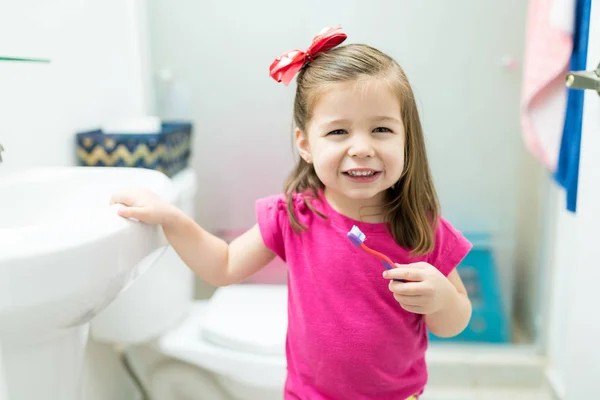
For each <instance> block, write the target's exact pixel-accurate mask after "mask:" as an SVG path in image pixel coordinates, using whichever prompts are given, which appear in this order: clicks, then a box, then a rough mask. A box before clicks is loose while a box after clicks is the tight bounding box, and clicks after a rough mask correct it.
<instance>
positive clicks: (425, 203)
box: [112, 28, 471, 400]
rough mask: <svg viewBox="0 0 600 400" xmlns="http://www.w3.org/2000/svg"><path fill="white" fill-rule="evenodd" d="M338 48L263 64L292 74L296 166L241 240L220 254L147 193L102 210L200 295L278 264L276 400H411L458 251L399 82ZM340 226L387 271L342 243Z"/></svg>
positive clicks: (328, 43) (462, 316)
mask: <svg viewBox="0 0 600 400" xmlns="http://www.w3.org/2000/svg"><path fill="white" fill-rule="evenodd" d="M345 38H346V35H345V34H344V33H342V32H341V31H340V29H339V28H333V29H329V30H326V31H324V32H322V33H321V34H319V35H318V36H317V37H315V39H314V41H313V44H312V45H311V47H310V48H309V49H308V50H307V51H306V52H302V51H294V52H290V53H287V54H286V55H284V56H282V57H279V58H277V59H276V60H275V62H273V64H272V65H271V76H272V77H273V78H274V79H276V80H277V81H280V82H283V83H284V84H286V85H287V84H288V83H289V82H290V81H291V79H292V78H293V76H295V74H297V80H296V82H297V89H296V97H295V101H294V122H295V126H296V129H295V138H296V143H297V147H298V150H299V153H300V159H299V161H298V164H297V165H296V168H295V169H294V171H293V172H292V174H291V176H290V178H289V180H288V181H287V183H286V185H285V191H284V193H283V194H280V195H275V196H270V197H267V198H263V199H260V200H258V201H257V203H256V218H257V224H256V225H255V226H254V227H253V228H251V229H250V230H249V231H248V232H246V233H245V234H243V235H241V236H240V237H238V238H237V239H235V240H234V241H233V242H231V243H230V244H229V245H228V244H227V243H226V242H224V241H223V240H221V239H219V238H217V237H215V236H213V235H211V234H210V233H208V232H206V231H205V230H203V229H202V228H201V227H200V226H198V225H197V224H196V223H195V222H194V221H192V220H191V219H190V218H188V217H187V216H186V215H184V214H183V213H182V212H181V211H179V210H178V209H176V208H174V207H173V206H171V205H169V204H166V203H164V202H163V201H161V200H160V199H158V198H156V197H155V196H154V195H153V194H152V193H148V192H143V191H131V192H124V193H120V194H116V195H115V196H114V197H113V199H112V201H113V202H116V203H121V204H124V205H125V206H126V207H123V208H121V210H120V211H119V212H120V215H122V216H123V217H128V218H135V219H138V220H140V221H142V222H146V223H151V224H160V225H162V227H163V229H164V232H165V234H166V236H167V238H168V240H169V242H170V244H171V245H172V246H173V248H174V249H175V250H176V252H177V253H178V254H179V256H180V257H181V258H182V259H183V261H184V262H185V263H186V264H187V265H188V266H189V267H190V268H191V269H192V270H193V271H194V272H195V273H196V274H197V275H199V276H200V277H201V278H202V279H204V280H206V281H208V282H209V283H211V284H213V285H216V286H225V285H231V284H235V283H238V282H241V281H242V280H244V279H246V278H248V277H249V276H250V275H252V274H253V273H255V272H257V271H259V270H260V269H261V268H262V267H264V266H265V265H266V264H267V263H269V261H271V260H272V259H273V257H275V256H279V257H281V258H282V259H283V260H285V261H286V262H287V265H288V268H289V279H288V291H289V309H288V318H289V320H288V332H287V341H286V343H287V344H286V356H287V370H288V375H287V380H286V385H285V399H286V400H290V399H302V400H326V399H327V400H333V399H335V400H338V399H339V400H348V399H352V400H375V399H377V400H388V399H389V400H392V399H393V400H401V399H415V398H417V396H419V395H420V394H421V393H422V392H423V390H424V387H425V384H426V382H427V368H426V365H425V351H426V349H427V331H428V330H429V331H431V332H432V333H434V334H435V335H437V336H443V337H449V336H454V335H457V334H459V333H460V332H461V331H462V330H463V329H464V328H465V327H466V325H467V324H468V321H469V318H470V315H471V304H470V301H469V299H468V297H467V293H466V290H465V288H464V286H463V284H462V282H461V279H460V277H459V275H458V273H457V271H456V269H455V267H456V266H457V264H458V263H459V262H460V261H461V260H462V259H463V257H464V256H465V255H466V254H467V253H468V252H469V250H470V249H471V244H470V243H469V242H468V241H467V240H466V239H465V238H464V237H463V236H462V235H461V234H460V233H459V232H458V231H457V230H456V229H454V228H453V227H452V226H451V225H450V224H449V223H448V222H447V221H446V220H445V219H443V218H442V217H440V216H439V206H438V202H437V198H436V193H435V190H434V187H433V183H432V179H431V176H430V172H429V167H428V164H427V157H426V152H425V145H424V139H423V132H422V128H421V123H420V121H419V115H418V112H417V107H416V104H415V99H414V96H413V93H412V89H411V87H410V84H409V82H408V80H407V78H406V76H405V75H404V72H403V71H402V69H401V68H400V66H399V65H398V64H397V63H396V62H395V61H394V60H393V59H391V58H390V57H388V56H387V55H385V54H383V53H382V52H380V51H378V50H376V49H374V48H372V47H369V46H366V45H358V44H354V45H346V46H343V47H336V46H337V45H339V44H340V43H341V42H343V41H344V40H345ZM354 225H356V226H357V227H358V228H360V230H361V231H362V232H363V233H365V234H366V237H367V242H366V243H368V245H369V247H371V248H373V249H375V250H377V251H380V252H382V253H384V254H386V255H387V256H388V257H390V258H391V259H392V260H394V262H397V263H398V264H396V266H397V268H394V269H392V270H384V268H383V266H382V264H381V263H380V262H379V261H378V260H377V259H375V258H373V257H372V256H371V255H369V254H366V253H364V252H363V251H362V250H360V249H358V248H357V247H355V246H354V245H353V244H352V243H351V242H350V241H349V240H348V237H347V233H348V231H349V230H350V229H351V228H352V227H353V226H354ZM400 280H406V281H407V282H405V283H404V282H402V281H400Z"/></svg>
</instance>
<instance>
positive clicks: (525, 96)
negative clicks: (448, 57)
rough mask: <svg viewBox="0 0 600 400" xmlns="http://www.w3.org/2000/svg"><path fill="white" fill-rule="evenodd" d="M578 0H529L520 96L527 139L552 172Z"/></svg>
mask: <svg viewBox="0 0 600 400" xmlns="http://www.w3.org/2000/svg"><path fill="white" fill-rule="evenodd" d="M574 9H575V0H530V1H529V10H528V16H527V33H526V38H525V40H526V43H525V60H524V71H523V87H522V98H521V125H522V129H523V135H524V140H525V144H526V146H527V148H528V149H529V151H531V152H532V153H533V155H534V156H536V157H537V158H538V159H539V160H540V161H541V162H542V163H543V164H544V165H545V166H546V167H547V168H548V169H550V170H551V171H552V172H554V171H555V170H556V164H557V159H558V154H559V151H560V142H561V138H562V131H563V124H564V119H565V113H566V103H567V90H566V87H565V76H566V73H567V71H568V69H569V62H570V58H571V51H572V48H573V38H572V31H573V13H574Z"/></svg>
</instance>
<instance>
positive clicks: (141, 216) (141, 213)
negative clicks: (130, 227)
mask: <svg viewBox="0 0 600 400" xmlns="http://www.w3.org/2000/svg"><path fill="white" fill-rule="evenodd" d="M117 214H118V215H119V216H121V217H123V218H133V219H137V220H138V221H145V220H146V218H147V216H148V215H147V214H148V212H147V210H145V209H143V208H141V207H122V208H120V209H118V210H117Z"/></svg>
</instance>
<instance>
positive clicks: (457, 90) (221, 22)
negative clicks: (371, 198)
mask: <svg viewBox="0 0 600 400" xmlns="http://www.w3.org/2000/svg"><path fill="white" fill-rule="evenodd" d="M148 6H149V10H148V15H149V20H150V22H149V26H150V33H151V39H150V44H151V46H152V54H153V57H152V65H153V69H154V71H155V77H156V80H155V82H156V93H157V95H158V97H157V105H158V110H160V113H161V115H163V116H165V117H187V118H191V119H193V120H194V122H195V126H196V135H197V136H196V142H195V147H194V153H195V158H194V166H195V167H196V170H197V171H198V173H199V187H200V188H201V189H200V194H199V200H198V206H197V215H198V220H199V222H201V223H202V224H203V225H204V226H205V227H206V228H208V229H210V230H213V231H219V230H222V229H243V228H247V227H249V226H250V225H251V224H253V223H254V212H253V207H254V200H255V199H256V198H258V197H260V196H264V195H268V194H271V193H275V192H279V191H280V190H281V189H282V183H283V180H284V178H285V176H286V175H287V173H288V171H289V170H290V168H291V166H292V162H293V156H292V151H291V148H292V141H291V118H292V115H291V112H292V111H291V110H292V108H291V107H292V99H293V94H294V88H295V87H294V83H292V84H291V85H290V87H284V86H283V85H281V84H277V83H276V82H275V81H273V80H272V79H271V78H270V77H269V76H268V66H269V65H270V63H271V62H272V61H273V59H274V58H275V57H276V56H278V55H279V54H281V53H283V52H285V51H288V50H291V49H294V48H300V49H303V48H306V47H307V46H308V45H309V44H310V41H311V40H312V37H313V36H314V35H315V34H316V33H317V32H318V31H319V30H320V29H321V28H322V27H324V26H331V25H335V24H341V25H342V26H343V28H344V29H345V31H346V32H348V34H349V38H348V40H347V43H353V42H366V43H369V44H372V45H374V46H376V47H379V48H381V49H382V50H384V51H386V52H389V54H391V55H392V56H393V57H395V58H396V59H397V60H398V61H399V62H400V64H401V65H402V66H403V67H404V68H405V70H406V72H407V74H408V77H409V79H410V80H411V82H412V84H413V87H414V90H415V92H416V95H417V99H418V104H419V106H420V110H421V116H422V119H423V125H424V128H425V133H426V137H427V144H428V150H429V156H430V160H431V165H432V169H433V173H434V179H435V182H436V184H437V188H438V191H439V195H440V198H441V202H442V206H443V211H444V215H445V216H446V218H448V219H449V220H450V221H451V222H453V223H455V224H456V225H457V226H458V227H459V228H460V229H462V230H464V231H479V230H481V231H487V232H490V233H492V234H493V235H494V237H495V242H494V245H495V249H496V250H497V256H498V259H499V263H500V272H501V275H502V276H501V278H502V279H501V281H502V285H503V289H504V293H505V299H506V306H507V307H508V309H509V310H512V309H513V308H515V307H516V308H519V309H520V310H524V311H523V312H519V314H518V315H520V316H522V317H523V320H524V321H523V323H522V325H524V329H525V330H526V331H528V332H527V333H528V334H529V336H531V334H532V332H533V330H534V328H535V326H534V325H535V324H534V323H530V321H533V320H535V318H536V316H535V315H532V314H534V304H535V301H536V294H537V292H536V291H535V290H529V289H534V288H531V287H527V289H528V290H523V292H522V294H520V295H519V296H518V297H517V300H518V302H519V303H518V304H513V301H512V299H513V296H512V293H513V291H514V282H515V276H532V275H535V274H536V273H537V268H538V264H537V261H536V258H535V257H536V251H537V243H536V241H535V239H533V238H535V237H536V234H535V232H536V230H537V229H538V226H539V220H540V217H539V215H538V214H536V213H535V212H532V211H535V210H536V209H537V207H538V205H539V204H538V202H539V201H542V198H541V197H540V195H539V194H538V193H539V191H540V190H541V188H540V185H541V181H540V178H541V176H542V175H541V172H540V170H539V166H538V164H537V163H535V162H534V161H532V160H531V158H530V157H529V155H528V154H527V153H526V152H525V150H524V146H523V144H522V139H521V133H520V132H521V130H520V124H519V98H520V85H521V74H520V67H521V61H522V53H523V47H524V33H525V14H526V3H524V2H522V1H518V0H509V1H502V2H485V4H484V2H480V1H477V0H461V1H454V2H447V1H444V0H435V1H429V2H414V1H406V0H405V1H384V0H376V1H371V2H351V3H348V2H345V1H328V2H325V3H324V2H318V1H316V0H307V1H303V2H287V3H281V2H279V1H275V0H261V1H252V2H239V1H235V0H221V1H219V2H208V3H207V2H202V3H199V2H194V1H180V2H177V3H173V2H171V1H168V0H148ZM231 10H235V12H231ZM315 10H318V12H317V11H315ZM291 20H293V21H295V22H294V23H291V22H290V21H291ZM262 143H268V146H265V145H263V144H262ZM215 171H218V173H215ZM532 233H533V237H532V236H531V235H532ZM528 284H529V283H527V284H526V286H527V285H528Z"/></svg>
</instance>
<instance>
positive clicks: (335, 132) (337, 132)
mask: <svg viewBox="0 0 600 400" xmlns="http://www.w3.org/2000/svg"><path fill="white" fill-rule="evenodd" d="M346 133H347V132H346V130H345V129H336V130H334V131H331V132H329V133H328V135H344V134H346Z"/></svg>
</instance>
